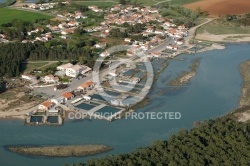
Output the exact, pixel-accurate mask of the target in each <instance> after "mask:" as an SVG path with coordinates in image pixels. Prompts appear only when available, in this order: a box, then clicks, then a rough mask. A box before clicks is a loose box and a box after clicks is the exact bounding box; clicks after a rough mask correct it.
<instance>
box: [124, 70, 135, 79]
mask: <svg viewBox="0 0 250 166" xmlns="http://www.w3.org/2000/svg"><path fill="white" fill-rule="evenodd" d="M135 72H136V71H135V69H130V70H128V71H126V72H124V73H123V75H124V76H128V77H130V76H132V75H133V74H134V73H135Z"/></svg>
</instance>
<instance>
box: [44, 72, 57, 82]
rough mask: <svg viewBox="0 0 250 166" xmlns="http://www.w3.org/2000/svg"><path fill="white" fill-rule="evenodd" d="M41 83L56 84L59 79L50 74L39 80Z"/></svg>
mask: <svg viewBox="0 0 250 166" xmlns="http://www.w3.org/2000/svg"><path fill="white" fill-rule="evenodd" d="M41 79H42V81H43V82H45V83H53V84H55V83H58V82H59V78H58V77H55V76H53V75H52V74H49V75H46V76H44V77H42V78H41Z"/></svg>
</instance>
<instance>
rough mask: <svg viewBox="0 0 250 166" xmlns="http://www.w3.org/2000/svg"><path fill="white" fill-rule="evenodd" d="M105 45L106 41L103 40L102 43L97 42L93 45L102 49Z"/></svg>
mask: <svg viewBox="0 0 250 166" xmlns="http://www.w3.org/2000/svg"><path fill="white" fill-rule="evenodd" d="M106 46H107V43H105V42H103V43H97V44H95V45H94V47H95V48H100V49H103V48H105V47H106Z"/></svg>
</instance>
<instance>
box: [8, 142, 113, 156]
mask: <svg viewBox="0 0 250 166" xmlns="http://www.w3.org/2000/svg"><path fill="white" fill-rule="evenodd" d="M6 149H7V150H9V151H11V152H14V153H18V154H21V155H26V156H47V157H83V156H88V155H94V154H98V153H102V152H106V151H109V150H111V149H112V148H111V147H109V146H106V145H70V146H69V145H60V146H8V147H7V148H6Z"/></svg>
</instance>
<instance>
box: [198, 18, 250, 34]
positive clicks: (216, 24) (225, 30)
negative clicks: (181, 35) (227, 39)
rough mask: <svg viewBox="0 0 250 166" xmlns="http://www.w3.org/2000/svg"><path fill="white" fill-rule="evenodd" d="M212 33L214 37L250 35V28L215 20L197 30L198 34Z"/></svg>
mask: <svg viewBox="0 0 250 166" xmlns="http://www.w3.org/2000/svg"><path fill="white" fill-rule="evenodd" d="M205 32H208V33H211V34H214V35H223V34H249V33H250V28H249V26H243V25H239V24H238V23H236V22H229V21H224V20H223V19H217V20H214V21H212V22H210V23H208V24H206V25H204V26H202V27H200V28H198V29H197V31H196V33H197V34H201V33H205Z"/></svg>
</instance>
